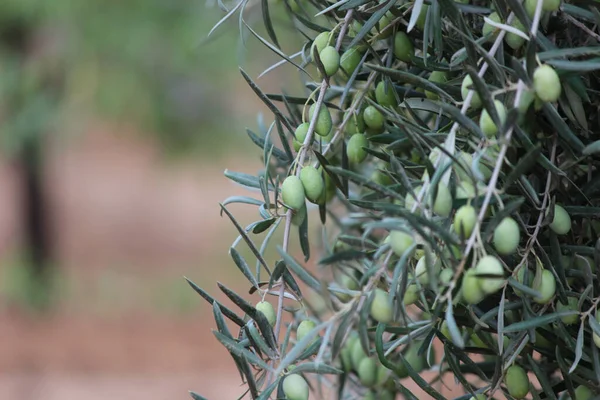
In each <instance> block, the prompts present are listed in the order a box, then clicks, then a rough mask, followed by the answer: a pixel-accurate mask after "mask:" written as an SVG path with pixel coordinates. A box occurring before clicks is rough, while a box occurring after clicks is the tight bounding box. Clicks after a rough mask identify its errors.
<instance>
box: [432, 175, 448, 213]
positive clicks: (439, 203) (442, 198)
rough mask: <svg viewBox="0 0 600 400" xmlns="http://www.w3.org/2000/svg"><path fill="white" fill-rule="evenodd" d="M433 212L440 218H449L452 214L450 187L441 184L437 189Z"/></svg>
mask: <svg viewBox="0 0 600 400" xmlns="http://www.w3.org/2000/svg"><path fill="white" fill-rule="evenodd" d="M433 212H434V213H436V214H437V215H439V216H440V217H447V216H449V215H450V213H451V212H452V195H451V194H450V190H449V189H448V186H446V185H445V184H443V183H441V182H440V183H439V184H438V187H437V194H436V197H435V201H434V202H433Z"/></svg>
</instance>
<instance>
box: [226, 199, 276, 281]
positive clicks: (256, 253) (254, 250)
mask: <svg viewBox="0 0 600 400" xmlns="http://www.w3.org/2000/svg"><path fill="white" fill-rule="evenodd" d="M219 205H220V206H221V210H223V211H224V212H225V214H227V216H228V217H229V219H230V220H231V222H233V225H234V226H235V228H236V229H237V230H238V233H239V234H240V235H241V236H242V239H244V242H246V244H247V245H248V247H249V248H250V250H251V251H252V254H254V256H255V257H256V259H257V260H258V261H260V263H261V264H262V266H263V267H264V268H265V270H266V271H267V273H268V274H269V275H271V269H270V268H269V266H268V265H267V262H266V261H265V259H264V258H263V256H262V255H261V254H260V252H259V251H258V249H257V248H256V246H255V245H254V243H253V242H252V240H251V239H250V238H249V237H248V235H247V234H246V232H245V231H244V228H242V227H241V226H240V224H239V223H238V222H237V220H236V219H235V218H234V216H233V215H232V214H231V213H230V212H229V210H228V209H227V208H225V206H224V205H223V204H219Z"/></svg>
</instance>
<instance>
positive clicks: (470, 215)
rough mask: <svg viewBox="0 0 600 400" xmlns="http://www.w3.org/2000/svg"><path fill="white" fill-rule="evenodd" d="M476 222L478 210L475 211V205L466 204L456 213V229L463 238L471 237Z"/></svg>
mask: <svg viewBox="0 0 600 400" xmlns="http://www.w3.org/2000/svg"><path fill="white" fill-rule="evenodd" d="M476 222H477V211H475V207H473V206H472V205H469V204H466V205H464V206H462V207H461V208H459V209H458V210H457V211H456V214H454V231H455V232H456V233H457V234H458V235H459V236H460V237H462V238H468V237H471V234H472V233H473V229H474V228H475V223H476Z"/></svg>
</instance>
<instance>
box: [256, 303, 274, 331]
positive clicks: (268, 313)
mask: <svg viewBox="0 0 600 400" xmlns="http://www.w3.org/2000/svg"><path fill="white" fill-rule="evenodd" d="M254 308H256V309H257V310H258V311H260V312H261V313H263V314H264V316H265V317H266V318H267V321H269V324H270V325H271V326H275V321H276V320H277V315H276V314H275V310H274V309H273V305H271V303H269V302H268V301H259V302H258V303H256V307H254Z"/></svg>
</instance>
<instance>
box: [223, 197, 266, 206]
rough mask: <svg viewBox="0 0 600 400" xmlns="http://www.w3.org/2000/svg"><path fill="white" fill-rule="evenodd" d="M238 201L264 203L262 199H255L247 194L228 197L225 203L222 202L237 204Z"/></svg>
mask: <svg viewBox="0 0 600 400" xmlns="http://www.w3.org/2000/svg"><path fill="white" fill-rule="evenodd" d="M236 203H242V204H250V205H253V206H262V205H263V204H264V203H263V201H262V200H258V199H254V198H252V197H247V196H230V197H228V198H226V199H225V200H224V201H223V203H221V204H223V205H224V206H226V205H227V204H236Z"/></svg>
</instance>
